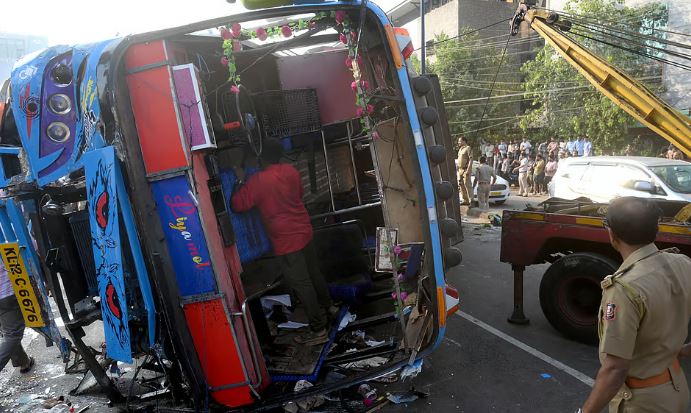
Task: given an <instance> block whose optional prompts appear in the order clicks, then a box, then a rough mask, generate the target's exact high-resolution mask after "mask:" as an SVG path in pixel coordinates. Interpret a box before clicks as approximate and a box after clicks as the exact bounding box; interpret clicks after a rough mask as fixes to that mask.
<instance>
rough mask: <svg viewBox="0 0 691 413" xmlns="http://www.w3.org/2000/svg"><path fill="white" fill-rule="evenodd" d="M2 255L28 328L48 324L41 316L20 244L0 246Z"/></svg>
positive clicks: (9, 243)
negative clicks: (20, 250)
mask: <svg viewBox="0 0 691 413" xmlns="http://www.w3.org/2000/svg"><path fill="white" fill-rule="evenodd" d="M0 255H2V262H3V263H4V264H5V268H6V269H7V274H8V275H9V278H10V282H12V288H13V289H14V295H15V296H16V297H17V302H18V303H19V308H20V309H21V310H22V315H23V316H24V323H25V324H26V326H27V327H43V326H45V325H46V324H45V323H44V322H43V317H42V316H41V307H40V306H39V305H38V300H37V299H36V294H34V288H33V287H32V286H31V281H30V280H29V274H28V273H27V272H26V266H25V265H24V260H23V259H22V256H21V254H20V253H19V244H17V243H16V242H8V243H6V244H2V245H1V246H0Z"/></svg>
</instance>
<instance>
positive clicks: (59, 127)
mask: <svg viewBox="0 0 691 413" xmlns="http://www.w3.org/2000/svg"><path fill="white" fill-rule="evenodd" d="M46 136H48V139H50V140H51V141H53V142H56V143H62V142H65V141H66V140H68V139H69V138H70V128H68V127H67V125H65V124H64V123H62V122H53V123H51V124H50V125H48V128H47V129H46Z"/></svg>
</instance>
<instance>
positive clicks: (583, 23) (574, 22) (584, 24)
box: [570, 19, 691, 49]
mask: <svg viewBox="0 0 691 413" xmlns="http://www.w3.org/2000/svg"><path fill="white" fill-rule="evenodd" d="M570 21H571V22H572V25H574V26H579V27H587V28H588V29H590V30H595V29H593V27H595V28H597V29H600V30H609V31H611V32H615V33H619V34H622V35H626V36H631V37H636V38H639V39H643V40H649V41H653V42H656V43H661V44H667V45H670V46H674V47H679V48H682V49H691V45H687V44H684V43H679V42H675V41H673V40H669V39H665V38H663V37H657V36H652V35H649V34H642V33H637V32H634V31H632V30H623V29H617V28H616V27H610V26H605V25H602V24H596V23H589V22H587V21H581V20H579V19H576V20H570Z"/></svg>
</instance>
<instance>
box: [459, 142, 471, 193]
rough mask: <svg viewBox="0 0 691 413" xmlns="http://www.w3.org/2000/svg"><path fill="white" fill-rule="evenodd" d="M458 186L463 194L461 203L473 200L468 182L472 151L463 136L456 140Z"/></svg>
mask: <svg viewBox="0 0 691 413" xmlns="http://www.w3.org/2000/svg"><path fill="white" fill-rule="evenodd" d="M458 144H459V149H458V164H457V165H456V167H457V168H458V186H459V189H460V190H461V196H463V205H470V203H471V201H472V200H473V188H472V185H471V182H470V175H471V174H472V170H473V151H472V150H471V149H470V145H468V141H467V140H466V138H465V137H464V136H461V138H460V139H459V140H458Z"/></svg>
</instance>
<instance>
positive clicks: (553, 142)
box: [547, 137, 559, 156]
mask: <svg viewBox="0 0 691 413" xmlns="http://www.w3.org/2000/svg"><path fill="white" fill-rule="evenodd" d="M558 151H559V143H557V139H556V138H554V137H551V138H550V139H549V144H548V145H547V156H549V155H555V156H556V155H557V152H558Z"/></svg>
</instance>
